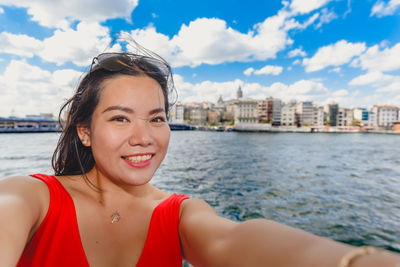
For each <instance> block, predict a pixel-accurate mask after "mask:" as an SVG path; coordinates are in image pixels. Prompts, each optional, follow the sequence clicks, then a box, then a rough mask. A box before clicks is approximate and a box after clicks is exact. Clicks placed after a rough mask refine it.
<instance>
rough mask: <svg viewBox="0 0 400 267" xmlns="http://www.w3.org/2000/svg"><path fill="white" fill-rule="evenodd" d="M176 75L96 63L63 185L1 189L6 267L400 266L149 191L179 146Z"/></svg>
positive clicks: (154, 67) (141, 65)
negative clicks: (174, 131)
mask: <svg viewBox="0 0 400 267" xmlns="http://www.w3.org/2000/svg"><path fill="white" fill-rule="evenodd" d="M173 90H174V87H173V82H172V75H171V71H170V67H169V65H168V64H167V63H166V62H165V61H164V60H163V59H161V58H160V57H158V56H156V55H154V54H149V53H147V54H143V55H142V54H132V53H128V52H122V53H106V54H100V55H98V56H97V57H95V58H94V60H93V64H92V67H91V69H90V71H89V72H88V73H87V74H86V75H85V76H84V77H83V79H82V81H81V83H80V84H79V86H78V88H77V91H76V93H75V94H74V95H73V96H72V97H71V98H70V99H69V100H68V101H67V103H66V104H65V105H64V106H63V108H62V109H61V112H60V115H62V114H63V112H65V114H66V120H65V121H63V122H62V123H63V132H62V135H61V137H60V140H59V142H58V145H57V147H56V150H55V152H54V155H53V168H54V171H55V175H44V174H34V175H31V176H18V177H11V178H8V179H3V180H1V181H0V214H1V215H3V217H4V218H5V217H7V218H10V217H11V218H12V223H10V220H1V221H0V237H1V238H0V260H1V262H2V266H15V265H17V266H96V267H97V266H182V259H186V260H187V261H188V262H190V263H192V264H193V265H195V266H342V267H343V266H350V265H351V266H394V265H395V264H396V263H400V257H399V256H398V255H396V254H391V253H388V252H383V251H380V250H377V249H375V248H371V247H361V248H355V247H352V246H349V245H345V244H341V243H338V242H335V241H332V240H329V239H326V238H321V237H318V236H315V235H312V234H309V233H306V232H303V231H301V230H297V229H294V228H291V227H288V226H285V225H282V224H279V223H275V222H272V221H267V220H249V221H246V222H242V223H237V222H234V221H230V220H227V219H224V218H222V217H219V216H218V215H217V214H216V213H215V211H214V210H213V209H212V208H211V207H210V206H209V205H208V204H207V203H205V202H204V201H201V200H197V199H190V198H188V197H187V196H185V195H178V194H176V193H174V194H168V193H166V192H163V191H161V190H159V189H157V188H156V187H154V186H152V185H151V184H150V183H149V182H150V180H151V179H152V177H153V175H154V173H155V172H156V170H157V169H158V167H159V166H160V164H161V162H162V161H163V159H164V157H165V155H166V153H167V149H168V144H169V138H170V129H169V126H168V123H167V121H168V120H167V118H168V115H167V114H168V110H169V104H170V101H169V98H170V94H171V92H173Z"/></svg>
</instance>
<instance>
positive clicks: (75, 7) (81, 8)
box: [0, 0, 138, 28]
mask: <svg viewBox="0 0 400 267" xmlns="http://www.w3.org/2000/svg"><path fill="white" fill-rule="evenodd" d="M0 4H2V5H6V6H16V7H21V8H27V9H28V11H27V12H28V14H29V15H31V16H32V20H33V21H37V22H38V23H39V24H40V25H42V26H47V27H51V28H52V27H57V28H65V27H68V26H69V25H70V22H72V21H76V20H77V21H86V22H101V21H105V20H106V19H112V18H125V19H126V20H128V21H130V17H131V13H132V11H133V10H134V8H135V7H136V6H137V5H138V0H113V1H109V0H97V1H80V0H58V1H57V2H56V3H55V2H53V1H51V0H35V1H32V0H0Z"/></svg>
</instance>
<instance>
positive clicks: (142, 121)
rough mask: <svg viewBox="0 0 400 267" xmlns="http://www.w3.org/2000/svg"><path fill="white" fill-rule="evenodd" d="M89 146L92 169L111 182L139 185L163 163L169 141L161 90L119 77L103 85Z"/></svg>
mask: <svg viewBox="0 0 400 267" xmlns="http://www.w3.org/2000/svg"><path fill="white" fill-rule="evenodd" d="M102 88H103V90H102V92H101V95H100V101H99V103H98V105H97V107H96V109H95V110H94V113H93V118H92V123H91V126H90V130H89V136H90V137H89V142H90V144H88V145H90V146H91V148H92V153H93V156H94V159H95V162H96V165H95V167H96V169H97V170H98V171H99V172H100V173H101V175H104V176H105V177H107V178H108V179H110V180H112V181H113V182H114V183H118V184H125V185H143V184H146V183H147V182H149V181H150V179H151V178H152V176H153V174H154V173H155V171H156V170H157V168H158V167H159V165H160V164H161V162H162V160H163V159H164V157H165V155H166V153H167V148H168V143H169V137H170V128H169V126H168V122H167V117H166V110H165V103H164V96H163V92H162V89H161V87H160V85H159V84H158V83H157V82H156V81H155V80H153V79H151V78H149V77H147V76H136V77H134V76H128V75H120V76H116V77H114V78H111V79H109V80H106V81H104V82H103V84H102Z"/></svg>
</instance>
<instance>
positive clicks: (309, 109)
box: [296, 101, 314, 126]
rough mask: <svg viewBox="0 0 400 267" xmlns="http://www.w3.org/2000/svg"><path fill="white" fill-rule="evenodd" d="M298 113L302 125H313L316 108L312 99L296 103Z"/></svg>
mask: <svg viewBox="0 0 400 267" xmlns="http://www.w3.org/2000/svg"><path fill="white" fill-rule="evenodd" d="M296 113H297V114H298V117H299V124H300V125H301V126H311V125H312V124H313V122H314V119H313V118H314V117H313V116H314V109H313V103H312V102H311V101H305V102H300V103H298V104H297V105H296Z"/></svg>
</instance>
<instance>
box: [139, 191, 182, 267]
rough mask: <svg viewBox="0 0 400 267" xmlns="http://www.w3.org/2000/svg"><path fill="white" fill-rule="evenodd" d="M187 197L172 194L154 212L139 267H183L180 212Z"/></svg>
mask: <svg viewBox="0 0 400 267" xmlns="http://www.w3.org/2000/svg"><path fill="white" fill-rule="evenodd" d="M187 198H188V197H187V196H185V195H177V194H172V195H171V196H169V197H168V198H167V199H165V200H164V201H163V202H161V203H160V204H159V205H158V206H157V207H156V208H155V209H154V211H153V215H152V216H151V221H150V226H149V230H148V233H147V238H146V242H145V246H144V248H143V251H142V255H141V256H140V259H139V262H138V263H137V265H136V266H137V267H146V266H164V267H177V266H182V253H181V244H180V239H179V211H180V205H181V203H182V201H183V200H185V199H187Z"/></svg>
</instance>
